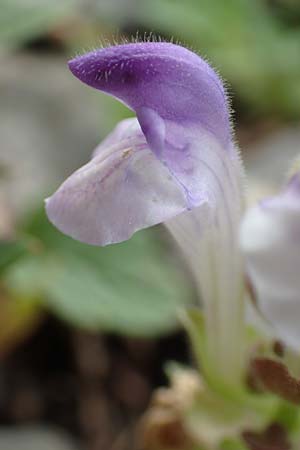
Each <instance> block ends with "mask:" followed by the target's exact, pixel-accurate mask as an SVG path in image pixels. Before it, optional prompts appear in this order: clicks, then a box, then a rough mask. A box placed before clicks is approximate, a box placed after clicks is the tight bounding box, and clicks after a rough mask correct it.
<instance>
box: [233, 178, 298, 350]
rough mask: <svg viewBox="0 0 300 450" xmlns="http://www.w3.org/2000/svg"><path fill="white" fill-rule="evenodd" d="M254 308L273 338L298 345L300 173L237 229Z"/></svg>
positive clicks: (295, 347)
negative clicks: (269, 324)
mask: <svg viewBox="0 0 300 450" xmlns="http://www.w3.org/2000/svg"><path fill="white" fill-rule="evenodd" d="M241 244H242V249H243V252H244V254H245V257H246V261H247V272H248V274H249V277H250V279H251V283H252V284H253V286H254V288H255V294H256V297H257V302H258V307H259V309H260V311H261V312H262V313H263V315H264V317H265V318H266V319H267V320H268V321H269V322H270V323H271V325H272V326H273V328H274V330H275V331H276V334H277V336H279V337H280V338H281V339H282V340H283V341H284V342H285V343H286V344H289V345H290V346H291V347H292V348H293V349H294V350H295V351H296V352H299V349H300V325H299V319H300V251H299V244H300V173H299V172H298V173H295V174H294V175H293V176H292V177H291V179H290V180H289V182H288V183H287V185H286V186H285V187H284V189H283V190H282V192H281V193H280V194H278V195H277V196H275V197H272V198H268V199H265V200H263V201H261V202H260V203H259V204H258V205H256V206H255V207H253V208H251V209H250V210H249V211H247V213H246V215H245V218H244V220H243V224H242V228H241Z"/></svg>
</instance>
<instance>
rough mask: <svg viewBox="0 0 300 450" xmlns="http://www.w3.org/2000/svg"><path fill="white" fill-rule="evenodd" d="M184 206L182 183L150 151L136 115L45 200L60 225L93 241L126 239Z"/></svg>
mask: <svg viewBox="0 0 300 450" xmlns="http://www.w3.org/2000/svg"><path fill="white" fill-rule="evenodd" d="M105 143H106V145H107V147H106V145H104V144H105ZM185 208H186V200H185V195H184V192H183V190H182V188H181V187H180V186H179V185H178V183H177V182H176V180H174V178H173V177H172V176H171V175H170V173H169V171H168V169H167V168H166V167H164V166H163V165H162V164H161V163H160V161H159V160H158V159H157V158H156V157H155V155H154V154H153V153H152V152H151V151H150V150H149V147H148V145H147V143H146V140H145V138H144V135H143V133H142V132H141V129H140V127H139V125H138V122H137V120H136V119H128V120H126V121H124V122H121V123H120V124H119V125H118V127H117V128H116V129H115V131H113V132H112V133H111V135H109V136H108V138H107V139H106V140H105V141H104V143H102V144H100V146H99V147H98V148H97V150H96V152H95V156H94V157H93V158H92V160H91V161H90V162H89V163H88V164H86V165H85V166H83V167H81V168H80V169H79V170H77V171H76V172H75V173H74V174H72V175H71V176H70V177H69V178H68V179H67V180H66V181H65V182H64V183H63V184H62V186H61V187H60V188H59V189H58V191H57V192H56V193H55V194H54V195H53V196H52V197H50V198H49V199H48V200H47V202H46V211H47V214H48V217H49V219H50V221H51V222H52V223H53V224H54V225H55V226H56V227H57V228H58V229H59V230H61V231H62V232H63V233H66V234H68V235H70V236H72V237H73V238H75V239H77V240H79V241H83V242H86V243H89V244H94V245H106V244H110V243H114V242H120V241H124V240H126V239H128V238H129V237H131V235H132V234H133V233H134V232H135V231H137V230H139V229H141V228H145V227H149V226H151V225H154V224H156V223H159V222H162V221H164V220H166V219H168V218H170V217H173V216H174V215H176V214H179V213H180V212H182V211H184V210H185Z"/></svg>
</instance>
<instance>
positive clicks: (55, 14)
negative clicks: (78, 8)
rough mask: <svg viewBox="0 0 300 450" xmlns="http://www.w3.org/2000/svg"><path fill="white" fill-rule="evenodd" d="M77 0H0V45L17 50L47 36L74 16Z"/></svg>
mask: <svg viewBox="0 0 300 450" xmlns="http://www.w3.org/2000/svg"><path fill="white" fill-rule="evenodd" d="M76 3H77V2H76V0H51V1H47V0H27V1H24V0H0V9H1V11H0V44H2V45H6V46H9V47H14V46H17V45H19V44H22V43H23V42H24V41H27V40H30V39H32V38H35V37H37V36H39V35H44V34H45V32H47V31H48V30H49V29H50V28H51V27H52V26H53V25H57V24H58V23H59V21H60V20H62V19H63V18H65V17H68V16H70V15H71V14H72V11H73V9H74V6H75V5H76Z"/></svg>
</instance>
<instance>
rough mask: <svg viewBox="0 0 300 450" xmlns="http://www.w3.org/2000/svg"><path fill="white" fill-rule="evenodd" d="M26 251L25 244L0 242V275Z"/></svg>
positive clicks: (21, 242) (19, 241)
mask: <svg viewBox="0 0 300 450" xmlns="http://www.w3.org/2000/svg"><path fill="white" fill-rule="evenodd" d="M27 251H28V247H27V245H26V244H25V242H23V241H21V240H18V241H0V274H1V273H2V272H3V271H4V270H5V269H6V268H7V267H8V266H9V265H10V264H13V263H14V262H15V261H16V260H17V259H19V258H21V257H22V256H23V255H24V254H25V253H26V252H27Z"/></svg>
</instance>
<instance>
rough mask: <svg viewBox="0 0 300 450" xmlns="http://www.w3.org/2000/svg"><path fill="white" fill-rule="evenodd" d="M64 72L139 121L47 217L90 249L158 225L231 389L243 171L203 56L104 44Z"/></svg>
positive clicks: (55, 200) (122, 126)
mask: <svg viewBox="0 0 300 450" xmlns="http://www.w3.org/2000/svg"><path fill="white" fill-rule="evenodd" d="M69 67H70V69H71V71H72V73H73V74H74V75H75V76H76V77H77V78H79V79H80V80H81V81H83V82H84V83H86V84H88V85H89V86H92V87H93V88H96V89H99V90H101V91H103V92H105V93H107V94H109V95H112V96H114V97H116V98H117V99H119V100H120V101H122V102H123V103H125V104H126V105H127V106H128V107H129V108H130V109H132V110H134V111H135V113H136V117H137V118H136V119H128V120H125V121H123V122H121V123H119V124H118V125H117V127H116V128H115V130H114V131H113V132H112V133H111V134H110V135H109V136H108V137H107V138H106V139H105V140H104V141H103V142H102V143H101V144H100V145H99V146H98V148H97V149H96V150H95V152H94V153H93V157H92V159H91V161H90V162H88V163H87V164H86V165H85V166H83V167H82V168H81V169H79V170H77V171H76V172H75V173H74V174H72V175H71V176H70V177H69V178H68V179H67V180H66V181H65V182H64V183H63V184H62V186H61V187H60V188H59V189H58V190H57V192H56V193H55V194H54V195H53V196H52V197H50V198H49V199H48V200H47V203H46V210H47V214H48V217H49V219H50V221H51V222H52V223H53V224H54V225H55V226H56V227H57V228H59V229H60V230H61V231H62V232H64V233H66V234H68V235H70V236H72V237H73V238H75V239H78V240H80V241H82V242H86V243H89V244H94V245H106V244H111V243H116V242H120V241H123V240H126V239H128V238H129V237H130V236H131V235H132V234H133V233H134V232H136V231H138V230H140V229H142V228H145V227H149V226H151V225H154V224H157V223H161V222H164V223H165V225H166V226H167V227H168V228H169V230H170V231H171V233H172V234H173V235H174V237H175V239H176V240H177V241H178V243H179V245H180V247H181V248H182V250H183V252H184V254H185V256H186V258H187V260H188V262H189V264H190V267H191V269H192V271H193V273H194V276H195V280H196V282H197V285H198V287H199V290H200V292H201V296H202V300H203V304H204V311H205V326H206V335H207V353H208V354H209V356H210V360H211V365H212V366H213V367H214V370H215V371H216V373H219V375H220V377H223V379H224V380H225V381H226V382H227V383H230V384H234V383H235V382H236V381H238V380H240V379H241V377H242V374H243V370H244V361H243V346H244V342H243V334H244V332H243V316H244V312H243V297H244V293H243V290H244V285H243V266H242V262H241V254H240V251H239V248H238V228H239V223H240V216H241V212H242V196H243V188H242V179H243V171H242V168H241V164H240V160H239V155H238V151H237V148H236V146H235V144H234V142H233V139H232V130H231V123H230V111H229V107H228V101H227V97H226V93H225V91H224V88H223V85H222V82H221V81H220V79H219V77H218V76H217V74H216V73H215V72H214V70H213V69H212V68H211V67H210V66H209V65H208V64H207V63H206V62H205V61H204V60H203V59H202V58H201V57H200V56H198V55H196V54H195V53H193V52H191V51H189V50H187V49H186V48H184V47H181V46H178V45H174V44H171V43H162V42H160V43H153V42H146V43H133V44H125V45H117V46H113V47H109V48H102V49H99V50H96V51H93V52H91V53H87V54H85V55H83V56H79V57H77V58H75V59H73V60H72V61H70V63H69Z"/></svg>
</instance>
